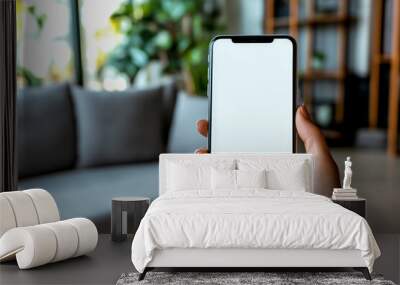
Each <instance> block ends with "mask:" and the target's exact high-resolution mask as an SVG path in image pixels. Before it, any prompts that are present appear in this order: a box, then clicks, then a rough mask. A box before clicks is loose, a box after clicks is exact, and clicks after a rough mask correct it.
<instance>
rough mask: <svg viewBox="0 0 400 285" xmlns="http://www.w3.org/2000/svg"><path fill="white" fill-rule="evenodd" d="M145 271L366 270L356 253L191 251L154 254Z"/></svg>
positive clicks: (176, 249)
mask: <svg viewBox="0 0 400 285" xmlns="http://www.w3.org/2000/svg"><path fill="white" fill-rule="evenodd" d="M147 267H366V264H365V261H364V260H363V259H362V257H361V252H360V251H359V250H330V249H226V248H225V249H194V248H186V249H183V248H171V249H163V250H159V249H157V250H155V252H154V257H153V259H152V260H151V262H150V263H149V264H147Z"/></svg>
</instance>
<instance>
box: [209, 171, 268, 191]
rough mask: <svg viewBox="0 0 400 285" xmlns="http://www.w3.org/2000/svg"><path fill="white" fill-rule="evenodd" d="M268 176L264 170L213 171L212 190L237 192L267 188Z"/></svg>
mask: <svg viewBox="0 0 400 285" xmlns="http://www.w3.org/2000/svg"><path fill="white" fill-rule="evenodd" d="M266 186H267V176H266V171H265V169H263V170H230V169H215V168H212V169H211V188H212V189H213V190H218V189H231V190H237V189H241V188H266Z"/></svg>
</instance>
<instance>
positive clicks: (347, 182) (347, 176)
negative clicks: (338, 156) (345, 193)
mask: <svg viewBox="0 0 400 285" xmlns="http://www.w3.org/2000/svg"><path fill="white" fill-rule="evenodd" d="M351 164H352V163H351V160H350V156H348V157H347V158H346V161H345V162H344V167H345V168H344V179H343V189H352V188H351V177H352V176H353V171H352V170H351Z"/></svg>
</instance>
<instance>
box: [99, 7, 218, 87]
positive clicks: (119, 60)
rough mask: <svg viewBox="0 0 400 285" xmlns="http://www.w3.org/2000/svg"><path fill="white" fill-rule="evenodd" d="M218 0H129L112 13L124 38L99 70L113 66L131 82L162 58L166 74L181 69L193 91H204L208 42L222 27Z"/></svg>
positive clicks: (176, 72) (161, 61)
mask: <svg viewBox="0 0 400 285" xmlns="http://www.w3.org/2000/svg"><path fill="white" fill-rule="evenodd" d="M219 15H220V7H219V5H218V3H217V1H216V0H208V1H203V0H192V1H187V0H140V1H138V0H127V1H125V2H123V3H122V4H121V5H120V7H119V8H118V10H117V11H115V12H114V13H113V14H112V16H111V21H112V23H113V25H114V27H115V29H116V30H117V32H119V33H121V34H122V35H123V40H122V41H121V43H120V44H119V45H118V46H117V47H116V48H115V49H114V50H113V51H112V52H111V53H109V54H108V56H107V59H106V61H105V63H104V64H103V65H102V66H101V67H100V68H99V70H98V75H99V76H100V77H101V76H103V75H104V70H105V69H107V68H113V69H114V70H116V71H117V72H118V73H121V74H124V75H125V76H127V78H129V81H130V83H133V82H134V80H135V77H136V75H137V73H138V72H139V70H141V69H142V68H145V67H146V66H147V65H148V64H149V63H150V62H152V61H159V62H160V63H161V65H162V67H163V73H164V74H183V75H184V78H185V82H186V87H187V89H188V91H189V92H191V93H194V94H198V95H205V94H206V91H207V90H206V89H207V53H208V43H209V41H210V39H211V38H212V36H213V34H214V33H217V32H220V31H221V30H222V29H223V25H222V24H221V23H220V17H219Z"/></svg>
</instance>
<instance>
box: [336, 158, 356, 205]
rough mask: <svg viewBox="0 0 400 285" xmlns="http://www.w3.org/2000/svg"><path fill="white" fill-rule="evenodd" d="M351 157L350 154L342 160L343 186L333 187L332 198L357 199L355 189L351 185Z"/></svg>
mask: <svg viewBox="0 0 400 285" xmlns="http://www.w3.org/2000/svg"><path fill="white" fill-rule="evenodd" d="M351 165H352V162H351V159H350V156H348V157H347V158H346V161H345V162H344V179H343V188H334V189H333V194H332V199H333V200H355V199H357V198H358V197H357V189H355V188H352V187H351V178H352V176H353V171H352V170H351Z"/></svg>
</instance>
